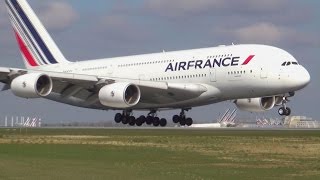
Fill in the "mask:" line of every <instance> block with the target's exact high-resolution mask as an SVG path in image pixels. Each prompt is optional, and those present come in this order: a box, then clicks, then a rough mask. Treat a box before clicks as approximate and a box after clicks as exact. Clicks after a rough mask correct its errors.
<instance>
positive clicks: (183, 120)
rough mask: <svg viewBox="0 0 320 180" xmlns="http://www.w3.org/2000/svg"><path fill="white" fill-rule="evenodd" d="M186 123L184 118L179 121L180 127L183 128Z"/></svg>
mask: <svg viewBox="0 0 320 180" xmlns="http://www.w3.org/2000/svg"><path fill="white" fill-rule="evenodd" d="M186 123H187V121H186V119H185V118H182V119H181V120H180V125H181V126H185V125H186Z"/></svg>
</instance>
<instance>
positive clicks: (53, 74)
mask: <svg viewBox="0 0 320 180" xmlns="http://www.w3.org/2000/svg"><path fill="white" fill-rule="evenodd" d="M5 3H6V6H7V9H8V12H9V17H10V20H11V23H12V25H13V30H14V35H15V37H16V40H17V42H18V46H19V49H20V51H21V54H22V57H23V60H24V63H25V67H26V68H25V69H18V68H10V67H0V82H2V83H4V84H5V85H4V87H3V89H2V90H3V91H5V90H10V89H11V91H12V92H13V94H14V95H16V96H18V97H22V98H27V99H32V98H45V99H48V100H52V101H56V102H60V103H64V104H68V105H72V106H77V107H83V108H91V109H99V110H115V111H120V112H122V113H117V114H116V115H115V118H114V120H115V121H116V122H117V123H123V124H130V125H131V126H135V125H136V126H141V125H143V124H145V123H146V124H148V125H154V126H166V125H167V120H166V119H165V118H159V117H158V115H157V112H158V111H160V110H161V111H163V110H181V112H180V114H178V115H174V116H173V118H172V120H173V122H174V123H180V125H188V126H191V125H192V124H193V119H192V118H190V117H187V115H186V113H187V111H189V110H191V109H192V108H194V107H200V106H205V105H210V104H214V103H219V102H223V101H233V102H234V103H235V104H236V105H237V107H238V108H239V109H240V110H245V111H249V112H263V111H268V110H271V109H273V108H274V107H275V106H280V108H279V110H278V112H279V114H280V115H281V116H288V115H290V113H291V109H290V108H289V107H287V105H286V104H287V103H288V100H289V98H290V97H292V96H294V95H295V92H296V91H299V90H301V89H303V88H304V87H306V86H307V85H308V84H309V82H310V75H309V73H308V71H307V70H306V69H305V68H304V67H303V66H302V65H301V64H299V63H298V61H297V60H296V59H295V58H294V57H293V56H292V55H291V54H289V53H288V52H286V51H285V50H282V49H280V48H277V47H272V46H267V45H258V44H239V45H234V44H232V45H227V46H226V45H222V46H217V47H210V48H201V49H191V50H182V51H173V52H165V51H164V52H161V53H153V54H144V55H133V56H126V57H115V58H107V59H96V60H89V61H76V62H71V61H69V60H67V59H66V58H65V56H64V55H63V54H62V52H61V51H60V49H59V48H58V46H57V45H56V43H55V42H54V41H53V39H52V38H51V36H50V35H49V33H48V31H47V30H46V29H45V27H44V26H43V24H42V23H41V22H40V20H39V19H38V17H37V16H36V14H35V13H34V11H33V9H32V8H31V7H30V5H29V4H28V2H27V1H26V0H6V1H5ZM134 111H148V112H149V113H148V114H147V116H143V115H142V116H140V117H138V118H136V117H135V116H134V113H133V112H134Z"/></svg>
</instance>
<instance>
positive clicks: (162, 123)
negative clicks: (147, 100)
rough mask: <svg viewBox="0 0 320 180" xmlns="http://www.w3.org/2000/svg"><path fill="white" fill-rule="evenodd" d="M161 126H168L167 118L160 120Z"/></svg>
mask: <svg viewBox="0 0 320 180" xmlns="http://www.w3.org/2000/svg"><path fill="white" fill-rule="evenodd" d="M160 126H161V127H166V126H167V120H166V119H164V118H162V119H161V120H160Z"/></svg>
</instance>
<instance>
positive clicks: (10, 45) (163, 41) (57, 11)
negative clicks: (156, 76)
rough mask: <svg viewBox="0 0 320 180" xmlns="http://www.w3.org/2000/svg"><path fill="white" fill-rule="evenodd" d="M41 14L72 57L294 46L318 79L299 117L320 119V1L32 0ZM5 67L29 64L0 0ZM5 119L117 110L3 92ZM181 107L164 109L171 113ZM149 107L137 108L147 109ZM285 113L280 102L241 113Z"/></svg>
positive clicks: (296, 104)
mask: <svg viewBox="0 0 320 180" xmlns="http://www.w3.org/2000/svg"><path fill="white" fill-rule="evenodd" d="M29 2H30V4H31V6H32V7H33V8H34V9H35V11H36V13H37V14H38V16H39V18H40V19H41V21H43V23H44V24H45V26H46V27H47V28H48V31H49V32H50V34H51V35H52V37H53V39H54V40H55V41H56V43H57V45H58V46H59V47H60V49H61V50H62V52H63V53H64V54H65V56H66V57H67V59H69V60H71V61H82V60H88V59H95V58H108V57H117V56H126V55H135V54H145V53H154V52H161V51H163V50H166V51H173V50H183V49H193V48H203V47H213V46H218V45H229V44H232V43H235V44H246V43H258V44H267V45H272V46H276V47H279V48H282V49H284V50H286V51H288V52H290V53H291V54H292V55H293V56H294V57H296V59H298V61H299V62H300V63H301V64H302V65H303V66H305V67H306V68H307V69H308V71H309V72H310V75H311V84H310V85H309V86H308V87H307V88H305V89H303V90H302V91H300V92H297V94H296V96H295V97H293V98H291V101H290V103H289V104H288V106H289V107H291V108H292V110H293V115H305V116H309V117H313V118H314V119H318V120H320V112H319V110H318V109H319V108H318V107H319V106H320V103H319V97H320V96H319V94H318V92H319V87H320V83H319V82H320V81H319V78H318V77H320V71H319V70H318V69H319V67H320V58H319V50H320V35H319V32H320V21H319V19H320V12H319V11H318V9H319V8H320V1H316V0H305V1H301V0H268V1H256V0H197V1H194V0H135V1H132V0H108V1H105V0H93V1H85V0H55V1H40V0H29ZM0 58H1V61H0V66H2V67H17V68H23V62H22V59H21V56H20V53H19V50H18V46H17V44H16V41H15V39H14V35H13V32H12V27H11V25H10V22H9V20H8V15H7V12H6V9H5V3H4V1H0ZM0 107H1V108H0V125H1V120H2V119H4V117H5V116H38V117H41V118H42V119H43V121H44V122H45V123H55V122H73V121H80V122H83V121H109V120H112V119H113V116H114V114H115V113H116V112H114V111H98V110H88V109H83V108H78V107H72V106H68V105H64V104H59V103H56V102H51V101H48V100H44V99H36V100H26V99H21V98H18V97H15V96H14V95H13V94H12V93H11V92H10V91H6V92H1V93H0ZM228 108H235V106H234V104H233V103H231V102H224V103H218V104H213V105H210V106H205V107H199V108H194V109H193V110H192V111H190V112H188V113H187V115H188V116H191V117H193V118H194V120H195V121H196V122H211V121H213V120H215V119H216V118H217V117H218V116H219V115H220V114H221V113H223V112H224V111H225V110H226V109H228ZM178 112H179V110H175V111H169V112H160V113H159V115H160V116H164V117H166V118H168V119H171V116H172V115H174V114H177V113H178ZM143 113H144V112H136V113H135V114H136V115H137V116H138V115H141V114H143ZM256 116H258V117H264V116H265V117H274V118H276V117H279V116H278V115H277V108H275V109H274V110H272V111H270V112H267V113H262V114H256V113H249V112H239V113H238V117H239V118H241V119H253V118H255V117H256Z"/></svg>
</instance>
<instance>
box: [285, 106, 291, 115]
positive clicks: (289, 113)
mask: <svg viewBox="0 0 320 180" xmlns="http://www.w3.org/2000/svg"><path fill="white" fill-rule="evenodd" d="M285 115H286V116H290V115H291V109H290V108H288V107H287V108H286V114H285Z"/></svg>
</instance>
